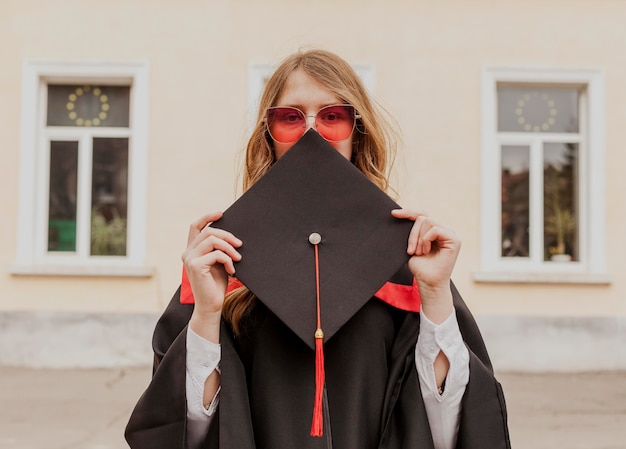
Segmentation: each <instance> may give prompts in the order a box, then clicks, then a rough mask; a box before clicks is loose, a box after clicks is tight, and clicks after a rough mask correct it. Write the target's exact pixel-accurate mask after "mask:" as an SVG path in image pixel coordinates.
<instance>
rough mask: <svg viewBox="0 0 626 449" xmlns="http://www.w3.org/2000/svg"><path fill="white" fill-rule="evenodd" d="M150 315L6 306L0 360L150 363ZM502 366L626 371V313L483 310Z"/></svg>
mask: <svg viewBox="0 0 626 449" xmlns="http://www.w3.org/2000/svg"><path fill="white" fill-rule="evenodd" d="M157 319H158V316H157V315H151V314H105V313H78V312H0V365H4V366H16V367H33V368H111V367H127V366H147V365H150V364H151V363H152V348H151V342H152V332H153V329H154V325H155V324H156V321H157ZM477 321H478V324H479V326H480V328H481V331H482V333H483V336H484V338H485V342H486V344H487V348H488V349H489V353H490V355H491V359H492V362H493V365H494V368H495V369H496V370H497V371H518V372H572V371H579V372H583V371H616V370H626V345H624V344H623V342H624V341H626V317H539V316H537V317H535V316H524V317H519V316H479V317H477Z"/></svg>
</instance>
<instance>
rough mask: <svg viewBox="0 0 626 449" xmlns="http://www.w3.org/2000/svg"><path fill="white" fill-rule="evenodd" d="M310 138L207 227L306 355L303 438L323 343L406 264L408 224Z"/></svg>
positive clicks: (318, 404)
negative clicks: (225, 243) (308, 373)
mask: <svg viewBox="0 0 626 449" xmlns="http://www.w3.org/2000/svg"><path fill="white" fill-rule="evenodd" d="M398 207H399V206H398V205H397V204H396V203H395V202H394V201H393V200H392V199H391V198H389V197H388V196H387V194H385V193H384V192H383V191H382V190H380V189H379V188H378V187H377V186H376V185H375V184H374V183H372V182H371V181H370V180H369V179H367V177H366V176H365V175H364V174H363V173H361V172H360V171H359V170H358V169H357V168H356V167H355V166H354V165H353V164H352V163H351V162H350V161H348V160H347V159H346V158H345V157H343V156H342V155H341V154H340V153H339V152H338V151H337V150H336V149H334V148H333V147H332V146H331V145H330V144H329V143H328V142H327V141H326V140H324V139H323V138H322V137H321V136H320V135H319V134H318V133H317V132H316V131H314V130H310V131H308V132H307V133H306V134H305V135H304V136H303V137H302V138H301V139H300V140H299V141H298V142H296V143H295V144H294V145H293V147H292V148H291V149H289V151H287V152H286V153H285V154H284V155H283V156H282V157H281V158H280V159H279V160H278V161H277V162H276V163H275V164H274V166H273V167H272V168H271V169H270V170H269V171H268V172H267V173H266V174H265V175H263V176H262V177H261V178H260V179H259V180H258V181H257V182H256V183H255V184H254V185H253V186H252V187H251V188H250V189H249V190H248V191H247V192H245V193H244V194H243V195H242V196H241V197H240V198H239V199H238V200H237V201H236V202H235V203H234V204H233V205H232V206H231V207H230V208H228V209H227V210H226V211H225V212H224V214H223V216H222V218H220V219H219V220H218V221H216V222H215V223H213V224H212V226H215V227H217V228H221V229H225V230H227V231H230V232H232V233H233V234H234V235H235V236H236V237H238V238H239V239H240V240H241V241H242V242H243V245H242V246H241V247H240V248H238V251H239V252H240V254H241V256H242V258H241V261H240V262H237V263H235V269H236V273H235V275H236V276H237V278H238V279H239V281H241V282H242V283H243V284H244V285H245V286H246V287H248V288H249V289H250V290H251V291H252V292H253V293H254V294H255V295H256V296H257V298H258V299H259V300H260V301H262V302H263V303H264V304H265V305H266V306H267V307H268V308H269V309H270V310H271V311H272V312H273V313H274V314H275V315H276V316H277V317H278V318H279V319H280V320H281V321H282V322H283V323H285V325H286V326H287V327H289V328H290V329H291V330H292V331H293V332H294V333H295V334H296V335H297V336H298V337H299V338H301V339H302V340H303V341H304V342H305V343H306V344H308V345H309V346H310V347H311V348H314V349H315V351H316V358H315V360H316V365H315V366H316V393H315V401H314V403H315V405H314V411H313V424H312V427H311V435H313V436H321V435H322V391H323V387H324V377H325V376H324V354H323V341H325V340H328V339H330V338H332V337H333V335H334V334H335V333H336V332H337V331H338V330H339V329H341V327H342V326H343V325H344V324H345V323H346V322H347V321H348V320H349V319H350V318H352V316H354V314H356V313H357V312H358V311H359V309H361V308H362V307H363V306H364V305H365V303H367V302H368V301H369V300H370V299H371V298H372V296H373V295H374V293H376V292H377V291H378V290H379V288H380V287H382V286H383V284H385V283H386V282H387V281H388V280H389V279H390V278H391V277H392V276H393V275H394V274H395V273H396V272H397V271H398V270H399V269H400V268H401V267H403V266H404V264H405V263H406V262H407V260H408V257H409V256H408V255H407V252H406V248H407V243H408V235H409V232H410V230H411V227H412V226H413V223H412V222H411V221H409V220H401V219H397V218H395V217H393V216H392V215H391V211H392V210H393V209H397V208H398Z"/></svg>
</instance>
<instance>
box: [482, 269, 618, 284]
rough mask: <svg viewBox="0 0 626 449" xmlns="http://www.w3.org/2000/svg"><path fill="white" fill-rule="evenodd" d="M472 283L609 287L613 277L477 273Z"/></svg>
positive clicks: (593, 274)
mask: <svg viewBox="0 0 626 449" xmlns="http://www.w3.org/2000/svg"><path fill="white" fill-rule="evenodd" d="M472 278H473V279H474V282H484V283H511V284H513V283H524V284H597V285H609V284H611V283H612V282H613V276H611V275H608V274H600V273H515V272H477V273H473V274H472Z"/></svg>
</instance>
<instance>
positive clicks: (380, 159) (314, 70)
mask: <svg viewBox="0 0 626 449" xmlns="http://www.w3.org/2000/svg"><path fill="white" fill-rule="evenodd" d="M296 70H302V71H304V73H306V74H307V75H308V76H310V77H311V78H313V79H314V80H316V81H317V82H318V83H320V84H321V85H322V86H324V87H325V88H326V89H328V90H329V91H330V92H332V93H333V94H334V95H335V96H337V97H338V98H339V99H340V100H341V102H343V103H347V104H350V105H352V106H354V108H355V109H356V111H357V113H358V114H359V115H360V116H361V118H360V119H358V121H357V126H356V129H355V131H354V134H353V138H352V141H353V148H352V163H353V164H354V165H355V166H356V167H357V168H358V169H359V170H360V171H361V172H362V173H363V174H364V175H365V176H367V177H368V178H369V179H370V180H371V181H372V182H373V183H374V184H376V185H377V186H378V187H379V188H380V189H381V190H383V191H388V190H390V186H389V171H390V169H391V165H392V161H393V157H394V155H395V152H396V145H397V133H396V132H395V131H394V128H393V127H392V126H391V124H390V122H389V121H388V120H387V119H386V118H385V117H384V116H383V115H382V112H381V110H379V108H377V107H376V106H375V105H374V103H373V102H372V100H371V99H370V98H369V95H368V94H367V91H366V90H365V87H364V86H363V83H362V82H361V80H360V78H359V76H358V75H357V74H356V72H355V71H354V69H353V68H352V67H351V66H350V64H348V63H347V62H346V61H345V60H344V59H342V58H340V57H339V56H337V55H336V54H334V53H331V52H328V51H324V50H307V51H300V52H297V53H294V54H292V55H290V56H288V57H287V58H286V59H284V60H283V61H282V63H281V64H280V65H279V66H278V68H277V69H276V71H275V72H274V74H273V75H272V76H271V77H270V79H269V80H268V81H267V84H266V85H265V89H264V91H263V95H262V96H261V102H260V105H259V112H258V116H257V121H256V126H255V128H254V130H253V131H252V135H251V137H250V140H249V141H248V145H247V147H246V155H245V165H244V173H243V190H244V191H246V190H248V189H249V188H250V187H251V186H252V185H253V184H254V183H255V182H256V181H257V180H258V179H259V178H260V177H261V176H263V175H264V174H265V173H266V172H267V171H268V170H269V169H270V167H271V166H272V165H273V164H274V162H276V156H275V154H274V150H273V148H272V144H271V142H272V141H271V138H270V137H269V135H268V133H267V130H266V126H265V123H264V121H263V119H264V117H265V113H266V111H267V108H270V107H272V106H276V105H277V103H278V100H279V99H280V98H281V97H282V95H283V92H284V89H285V85H286V83H287V79H288V78H289V76H290V75H291V74H292V73H293V72H294V71H296ZM254 299H255V297H254V295H253V294H252V293H250V291H249V290H248V289H247V288H245V287H242V288H239V289H237V290H235V291H233V292H231V293H229V294H228V295H227V296H226V299H225V301H224V307H223V315H224V318H225V319H226V320H227V321H228V322H230V323H231V325H232V327H233V330H234V331H235V333H236V334H238V333H239V331H240V325H239V323H240V320H241V318H242V317H243V316H244V315H245V314H246V312H247V311H248V310H249V308H250V306H251V305H252V304H253V302H254Z"/></svg>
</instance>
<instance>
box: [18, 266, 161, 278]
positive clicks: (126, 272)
mask: <svg viewBox="0 0 626 449" xmlns="http://www.w3.org/2000/svg"><path fill="white" fill-rule="evenodd" d="M9 273H11V274H12V275H15V276H102V277H144V278H145V277H151V276H152V275H153V274H154V268H153V267H147V266H122V265H118V266H102V265H100V266H95V265H94V266H84V265H82V266H76V265H11V266H10V267H9Z"/></svg>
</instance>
